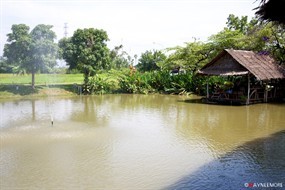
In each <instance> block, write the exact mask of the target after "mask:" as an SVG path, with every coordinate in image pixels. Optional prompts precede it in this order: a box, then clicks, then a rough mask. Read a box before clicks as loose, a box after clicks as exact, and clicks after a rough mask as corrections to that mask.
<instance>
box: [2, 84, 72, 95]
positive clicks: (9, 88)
mask: <svg viewBox="0 0 285 190" xmlns="http://www.w3.org/2000/svg"><path fill="white" fill-rule="evenodd" d="M77 94H78V89H77V86H76V85H71V84H59V85H52V86H46V85H36V87H35V89H32V87H31V86H30V85H18V84H17V85H0V99H7V98H29V97H47V96H76V95H77Z"/></svg>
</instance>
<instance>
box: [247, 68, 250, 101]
mask: <svg viewBox="0 0 285 190" xmlns="http://www.w3.org/2000/svg"><path fill="white" fill-rule="evenodd" d="M249 99H250V76H249V74H248V75H247V100H246V105H248V104H249Z"/></svg>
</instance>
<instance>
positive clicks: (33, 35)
mask: <svg viewBox="0 0 285 190" xmlns="http://www.w3.org/2000/svg"><path fill="white" fill-rule="evenodd" d="M51 29H52V26H51V25H44V24H39V25H37V26H36V27H35V28H34V29H33V30H32V31H31V32H29V30H30V27H29V26H27V25H25V24H14V25H13V26H12V32H11V33H9V34H7V36H8V39H7V42H8V43H7V44H5V47H4V57H6V58H7V62H8V63H9V64H11V65H14V66H17V67H18V68H19V70H25V72H28V73H32V87H33V88H34V85H35V73H36V72H38V71H49V69H51V68H52V67H53V66H55V65H56V57H57V44H56V43H55V42H54V40H55V38H56V35H55V33H54V32H53V31H52V30H51Z"/></svg>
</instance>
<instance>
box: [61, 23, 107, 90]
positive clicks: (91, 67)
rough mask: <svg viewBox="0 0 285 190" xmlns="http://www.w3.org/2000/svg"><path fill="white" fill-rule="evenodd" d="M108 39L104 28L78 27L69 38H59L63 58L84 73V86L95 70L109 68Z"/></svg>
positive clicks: (71, 66) (70, 65)
mask: <svg viewBox="0 0 285 190" xmlns="http://www.w3.org/2000/svg"><path fill="white" fill-rule="evenodd" d="M108 40H109V39H108V35H107V33H106V32H105V31H104V30H99V29H94V28H89V29H78V30H76V31H75V32H74V34H73V36H72V37H71V38H64V39H62V40H60V42H59V46H60V48H61V55H62V57H63V59H65V61H66V62H67V64H68V65H69V67H70V68H77V69H78V70H80V71H81V72H82V73H83V74H84V84H85V86H86V85H87V83H88V81H89V77H90V76H93V75H94V74H95V73H96V71H97V70H103V69H109V68H110V53H109V49H108V47H107V44H106V43H107V41H108Z"/></svg>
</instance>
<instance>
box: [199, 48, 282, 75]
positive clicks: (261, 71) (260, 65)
mask: <svg viewBox="0 0 285 190" xmlns="http://www.w3.org/2000/svg"><path fill="white" fill-rule="evenodd" d="M227 55H230V56H231V58H233V61H232V62H225V61H223V62H221V59H222V58H223V57H224V56H227ZM228 60H229V59H228ZM218 62H221V63H222V64H223V65H221V64H218ZM236 64H239V65H240V66H242V67H240V68H238V67H237V66H236ZM224 68H225V69H224ZM246 71H248V72H250V73H252V74H253V75H254V76H255V77H256V78H257V79H258V80H270V79H284V78H285V69H284V68H282V67H281V66H279V65H278V64H277V63H276V61H275V60H274V59H273V58H272V57H270V56H269V55H261V54H258V53H255V52H252V51H244V50H232V49H231V50H229V49H225V50H224V51H223V52H221V53H220V54H219V55H218V56H217V57H215V58H214V59H213V60H212V61H211V62H210V63H208V64H206V65H205V66H204V67H203V68H201V69H200V70H199V73H200V74H205V75H244V74H247V73H248V72H246Z"/></svg>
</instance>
